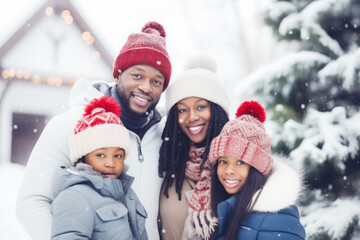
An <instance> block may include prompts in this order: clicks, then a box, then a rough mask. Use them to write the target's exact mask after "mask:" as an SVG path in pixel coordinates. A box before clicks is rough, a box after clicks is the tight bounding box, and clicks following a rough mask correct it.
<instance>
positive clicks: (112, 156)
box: [85, 147, 125, 178]
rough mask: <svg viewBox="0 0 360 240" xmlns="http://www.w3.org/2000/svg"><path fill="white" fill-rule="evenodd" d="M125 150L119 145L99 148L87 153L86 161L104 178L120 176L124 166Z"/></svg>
mask: <svg viewBox="0 0 360 240" xmlns="http://www.w3.org/2000/svg"><path fill="white" fill-rule="evenodd" d="M124 158H125V152H124V150H123V149H121V148H119V147H106V148H98V149H96V150H94V151H92V152H90V153H88V154H86V155H85V163H87V164H89V165H91V166H92V167H93V169H94V170H95V171H97V172H99V173H101V175H102V176H103V177H104V178H118V177H119V176H120V174H121V172H122V170H123V168H124Z"/></svg>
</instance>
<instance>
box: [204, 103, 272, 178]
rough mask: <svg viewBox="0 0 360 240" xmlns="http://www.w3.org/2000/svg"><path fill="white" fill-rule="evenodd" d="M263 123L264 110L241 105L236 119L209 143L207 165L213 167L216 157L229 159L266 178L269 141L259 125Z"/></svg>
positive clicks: (250, 104)
mask: <svg viewBox="0 0 360 240" xmlns="http://www.w3.org/2000/svg"><path fill="white" fill-rule="evenodd" d="M265 119H266V115H265V110H264V108H263V107H262V106H261V105H260V104H259V103H258V102H256V101H246V102H244V103H242V104H241V105H240V107H239V108H238V110H237V112H236V118H235V119H234V120H231V121H229V122H227V123H226V124H225V126H224V127H223V129H222V131H221V132H220V134H219V136H217V137H216V138H214V139H213V141H212V142H211V146H210V153H209V160H210V162H211V163H212V164H213V165H214V164H215V162H216V161H217V159H218V158H219V157H223V156H232V157H235V158H237V159H240V160H241V161H243V162H245V163H247V164H249V165H251V166H253V167H254V168H256V169H257V170H258V171H259V172H260V173H261V174H262V175H264V176H267V175H268V174H269V171H270V169H271V166H272V163H273V159H272V157H271V156H270V149H271V141H270V137H269V135H268V134H267V133H266V131H265V128H264V125H263V122H264V121H265Z"/></svg>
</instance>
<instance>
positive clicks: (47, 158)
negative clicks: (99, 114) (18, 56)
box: [16, 80, 165, 240]
mask: <svg viewBox="0 0 360 240" xmlns="http://www.w3.org/2000/svg"><path fill="white" fill-rule="evenodd" d="M102 95H103V93H101V92H100V91H98V90H97V89H96V88H94V87H93V85H92V84H91V83H90V82H88V81H85V80H79V81H77V82H76V84H75V85H74V87H73V88H72V90H71V93H70V103H69V110H68V111H66V112H65V113H63V114H60V115H57V116H55V117H54V118H53V119H51V120H50V121H49V123H48V124H47V125H46V127H45V129H44V131H43V132H42V134H41V136H40V138H39V140H38V142H37V143H36V145H35V147H34V149H33V151H32V153H31V155H30V158H29V161H28V164H27V166H26V172H25V175H24V178H23V182H22V185H21V187H20V191H19V195H18V199H17V204H16V205H17V206H16V214H17V217H18V220H19V222H20V223H21V224H22V226H23V227H24V228H25V230H26V231H27V232H28V234H29V235H30V237H31V238H33V239H37V240H41V239H49V238H50V231H51V221H52V216H51V213H50V204H51V202H52V200H53V195H52V193H51V178H52V175H53V173H54V171H55V169H57V168H58V167H59V166H70V165H71V163H70V159H69V156H70V153H69V138H70V136H71V135H72V134H73V132H74V127H75V124H76V122H77V121H78V120H79V119H80V118H81V116H82V114H83V109H84V106H86V105H87V104H88V103H89V102H90V101H91V100H92V99H94V98H97V97H100V96H102ZM164 124H165V118H162V120H161V122H159V123H157V124H155V125H154V126H152V127H151V128H150V129H149V130H148V131H147V132H146V133H145V135H144V136H143V138H142V140H141V141H140V139H139V137H138V136H137V135H136V134H135V133H133V132H130V141H131V144H130V146H131V149H130V154H129V156H127V158H126V160H125V161H126V164H127V165H128V166H129V170H128V172H127V174H129V175H130V176H133V177H135V180H134V183H133V185H132V188H133V190H134V191H135V192H136V194H137V195H138V197H139V199H140V202H141V203H142V204H143V205H144V207H145V209H146V211H147V214H148V218H147V220H146V230H147V233H148V236H149V239H151V240H153V239H155V240H156V239H159V236H158V230H157V215H158V206H159V195H160V188H161V183H162V179H161V178H159V176H158V159H159V149H160V146H161V133H162V130H163V127H164ZM142 158H143V160H142ZM139 159H140V160H139Z"/></svg>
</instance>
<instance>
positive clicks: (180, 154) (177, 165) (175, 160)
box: [158, 101, 229, 200]
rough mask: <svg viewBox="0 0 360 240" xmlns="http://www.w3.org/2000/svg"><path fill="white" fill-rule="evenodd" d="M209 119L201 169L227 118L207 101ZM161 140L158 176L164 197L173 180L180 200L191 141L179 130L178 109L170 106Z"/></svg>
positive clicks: (214, 104)
mask: <svg viewBox="0 0 360 240" xmlns="http://www.w3.org/2000/svg"><path fill="white" fill-rule="evenodd" d="M209 103H210V107H211V117H210V122H209V127H208V131H207V134H206V137H205V151H204V154H203V156H202V159H203V160H202V163H201V165H200V167H201V168H202V167H203V165H204V163H205V161H206V160H207V157H208V155H209V151H210V144H211V141H212V140H213V139H214V138H215V137H216V136H217V135H219V133H220V132H221V130H222V128H223V126H224V125H225V123H227V122H228V121H229V118H228V116H227V114H226V112H225V111H224V109H223V108H222V107H220V106H219V105H218V104H216V103H213V102H211V101H209ZM161 139H162V140H163V142H162V144H161V148H160V154H159V169H158V170H159V176H160V177H162V178H164V195H165V196H166V197H167V198H168V197H169V193H168V190H169V188H170V186H171V185H172V184H173V181H174V179H175V191H176V192H177V194H178V196H179V200H181V189H182V185H183V182H184V178H185V169H186V162H187V161H188V160H189V151H190V147H191V141H190V139H189V138H188V137H187V135H186V134H185V133H184V132H183V131H182V130H181V129H180V127H179V124H178V109H177V106H176V104H174V105H173V106H172V108H171V109H170V111H169V114H168V118H167V120H166V124H165V128H164V130H163V133H162V135H161Z"/></svg>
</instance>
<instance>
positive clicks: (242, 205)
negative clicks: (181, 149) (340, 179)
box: [209, 101, 305, 240]
mask: <svg viewBox="0 0 360 240" xmlns="http://www.w3.org/2000/svg"><path fill="white" fill-rule="evenodd" d="M236 116H237V118H236V119H234V120H232V121H230V122H228V123H227V124H226V125H225V126H224V128H223V130H222V131H221V133H220V135H219V136H218V137H216V138H215V139H214V140H213V141H212V143H211V150H210V153H209V161H210V162H211V163H212V164H215V166H214V171H213V177H212V185H211V203H212V209H213V211H214V213H215V215H216V216H217V217H218V219H219V226H218V228H217V230H216V231H215V233H214V234H213V235H212V237H211V238H212V239H228V240H234V239H246V240H252V239H256V240H268V239H286V240H304V239H305V230H304V227H303V226H302V225H301V223H300V220H299V211H298V208H297V207H296V206H295V201H296V200H297V198H298V195H299V192H300V191H301V179H300V176H299V174H298V173H297V172H296V171H294V170H293V169H292V168H290V167H288V166H287V165H285V164H284V163H282V162H279V161H274V160H273V159H272V157H271V156H270V147H271V143H270V137H269V136H268V135H267V133H266V131H265V128H264V126H263V122H264V121H265V111H264V109H263V108H262V106H261V105H260V104H259V103H257V102H255V101H250V102H244V103H243V104H242V105H241V106H240V107H239V109H238V111H237V114H236Z"/></svg>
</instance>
